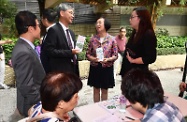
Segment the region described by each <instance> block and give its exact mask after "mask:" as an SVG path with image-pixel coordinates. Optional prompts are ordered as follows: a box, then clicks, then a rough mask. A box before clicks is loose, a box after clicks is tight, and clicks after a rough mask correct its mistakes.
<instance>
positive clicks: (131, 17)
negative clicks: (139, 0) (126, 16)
mask: <svg viewBox="0 0 187 122" xmlns="http://www.w3.org/2000/svg"><path fill="white" fill-rule="evenodd" d="M135 17H139V16H130V19H133V18H135Z"/></svg>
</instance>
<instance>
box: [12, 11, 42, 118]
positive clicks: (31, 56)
mask: <svg viewBox="0 0 187 122" xmlns="http://www.w3.org/2000/svg"><path fill="white" fill-rule="evenodd" d="M15 24H16V28H17V31H18V34H19V39H18V41H17V43H16V45H15V47H14V49H13V52H12V65H13V69H14V71H15V75H16V85H17V108H18V111H19V113H20V114H21V115H23V116H28V110H29V109H30V107H31V106H33V105H34V104H36V103H37V102H38V101H40V94H39V89H40V84H41V82H42V80H43V78H44V77H45V71H44V69H43V67H42V64H41V62H40V59H39V56H38V55H37V53H36V52H35V46H34V44H33V43H34V41H35V39H40V27H39V22H38V20H37V17H36V15H34V14H33V13H31V12H29V11H20V12H19V13H18V14H17V15H16V17H15Z"/></svg>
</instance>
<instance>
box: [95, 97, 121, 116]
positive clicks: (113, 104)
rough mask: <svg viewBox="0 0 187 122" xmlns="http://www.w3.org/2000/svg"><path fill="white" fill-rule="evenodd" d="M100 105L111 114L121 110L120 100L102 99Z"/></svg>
mask: <svg viewBox="0 0 187 122" xmlns="http://www.w3.org/2000/svg"><path fill="white" fill-rule="evenodd" d="M98 105H99V106H100V107H102V108H104V109H105V110H106V111H108V112H109V113H111V114H112V113H115V112H116V111H118V110H119V102H118V101H116V100H107V101H102V102H99V103H98Z"/></svg>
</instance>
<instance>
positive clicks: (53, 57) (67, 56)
mask: <svg viewBox="0 0 187 122" xmlns="http://www.w3.org/2000/svg"><path fill="white" fill-rule="evenodd" d="M57 14H58V18H59V22H57V23H56V24H55V25H54V26H53V27H51V28H50V29H49V30H48V33H47V37H46V39H45V42H44V44H43V48H42V50H41V54H42V55H47V56H48V59H49V61H48V66H49V67H50V69H49V71H48V72H53V71H61V72H71V73H75V74H77V75H78V76H79V70H78V62H77V56H76V54H78V53H79V50H77V49H75V45H76V40H75V34H74V32H73V31H71V30H70V29H69V24H71V23H72V22H73V18H74V10H73V8H72V7H71V6H70V5H68V4H64V3H62V4H60V5H59V7H58V11H57ZM48 72H47V73H48Z"/></svg>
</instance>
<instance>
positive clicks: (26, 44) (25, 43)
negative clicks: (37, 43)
mask: <svg viewBox="0 0 187 122" xmlns="http://www.w3.org/2000/svg"><path fill="white" fill-rule="evenodd" d="M20 42H21V43H23V44H24V45H25V46H26V47H27V48H28V49H29V50H30V51H31V52H32V53H33V55H35V56H36V57H37V58H38V55H37V54H36V52H35V50H34V49H33V48H32V47H31V46H30V45H29V44H28V43H27V42H26V41H24V40H23V39H20Z"/></svg>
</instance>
